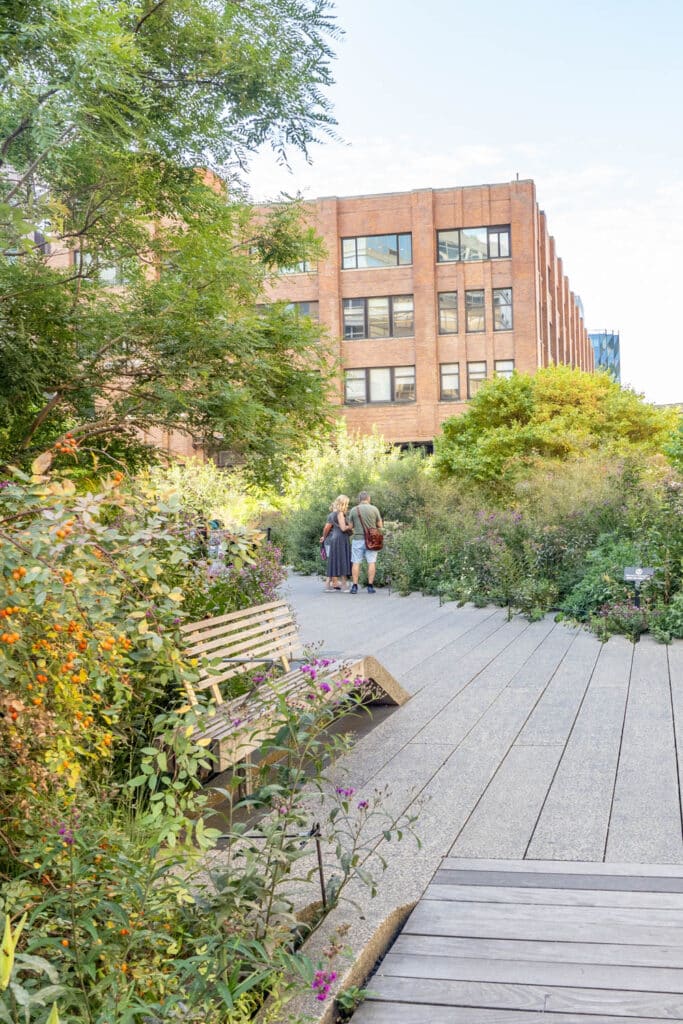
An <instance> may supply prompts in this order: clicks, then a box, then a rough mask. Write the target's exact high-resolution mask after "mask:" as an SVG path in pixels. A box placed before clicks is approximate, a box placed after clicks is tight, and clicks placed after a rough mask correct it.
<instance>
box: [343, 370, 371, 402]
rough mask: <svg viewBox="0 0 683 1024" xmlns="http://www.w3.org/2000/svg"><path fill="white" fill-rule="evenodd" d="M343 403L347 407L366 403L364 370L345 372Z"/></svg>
mask: <svg viewBox="0 0 683 1024" xmlns="http://www.w3.org/2000/svg"><path fill="white" fill-rule="evenodd" d="M344 401H345V402H346V403H347V404H348V405H360V404H362V403H363V402H367V392H366V374H365V370H347V371H346V373H345V374H344Z"/></svg>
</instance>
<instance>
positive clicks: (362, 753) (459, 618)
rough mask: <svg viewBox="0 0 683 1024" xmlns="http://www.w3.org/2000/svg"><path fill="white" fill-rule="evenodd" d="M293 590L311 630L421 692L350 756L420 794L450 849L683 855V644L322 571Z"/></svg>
mask: <svg viewBox="0 0 683 1024" xmlns="http://www.w3.org/2000/svg"><path fill="white" fill-rule="evenodd" d="M287 596H288V599H289V600H290V601H291V602H292V604H293V606H294V608H295V611H296V614H297V619H298V622H299V627H300V631H301V635H302V637H303V638H304V640H305V641H307V642H309V643H311V644H315V643H321V644H322V648H321V649H322V650H323V651H324V652H326V653H330V652H333V653H336V654H344V655H358V656H361V655H364V654H366V655H367V654H372V655H374V656H375V657H377V658H378V659H379V660H380V661H381V662H382V663H383V664H384V665H386V667H387V668H388V669H389V670H390V671H391V672H392V673H393V674H394V675H395V676H396V678H397V679H398V681H399V682H400V683H401V684H402V685H403V686H404V687H405V688H406V689H407V690H408V691H409V692H410V693H412V694H413V697H412V698H411V700H410V701H409V702H408V703H407V704H406V705H405V706H404V707H402V708H400V709H397V710H396V711H394V712H393V713H392V714H390V715H389V716H388V717H385V718H384V720H383V721H382V722H380V723H379V724H378V725H377V727H376V728H374V729H371V730H370V731H369V732H368V734H367V735H365V736H363V737H362V738H361V739H360V740H359V742H358V743H357V744H356V746H355V747H354V749H353V751H352V752H351V754H350V755H349V756H348V757H346V758H345V759H344V762H343V765H342V766H341V767H342V768H343V769H344V770H345V771H346V772H347V773H348V775H349V781H350V782H351V783H352V784H353V785H354V786H355V788H356V789H360V788H361V787H365V788H368V787H371V788H381V787H383V786H384V785H386V784H390V787H391V791H392V797H391V799H392V804H393V805H394V806H395V807H397V808H398V807H399V806H402V807H405V809H408V807H409V806H410V804H411V803H412V802H413V801H417V800H418V799H419V800H421V801H422V803H423V806H422V810H421V812H420V822H421V828H420V831H421V832H425V833H427V834H430V833H431V837H432V838H431V840H428V839H427V838H426V836H423V841H425V842H428V843H429V845H431V841H434V842H437V837H438V845H439V848H440V850H441V853H442V855H444V856H445V855H447V854H449V855H450V856H454V857H469V858H473V857H483V858H494V859H495V858H508V859H523V858H532V859H539V860H579V861H608V862H609V861H611V862H615V861H616V862H628V863H658V864H668V863H683V832H682V823H681V787H680V781H681V780H680V774H681V767H680V764H679V762H681V760H682V759H683V749H682V745H683V643H680V642H679V643H676V644H674V645H672V646H671V647H669V648H667V647H665V646H663V645H660V644H657V643H655V642H654V641H653V640H651V639H649V638H648V637H645V638H643V639H642V640H641V641H640V643H639V644H637V645H635V646H634V645H633V644H631V643H630V642H629V641H627V640H625V639H624V638H622V637H615V638H613V639H611V640H610V641H609V643H607V644H601V643H600V642H599V641H598V640H597V639H596V638H595V637H594V636H593V635H592V634H590V633H587V632H584V631H583V630H577V629H574V628H571V627H569V626H567V625H564V624H562V623H555V622H554V621H553V618H552V617H551V616H547V617H546V618H545V619H543V620H542V621H540V622H535V623H529V622H527V621H526V620H525V619H523V618H521V617H514V618H513V619H512V620H511V621H508V620H507V614H506V612H505V611H504V610H502V609H497V608H483V609H479V608H473V607H470V606H466V607H464V608H458V607H457V606H456V605H455V604H453V603H450V604H446V605H443V606H441V607H439V603H438V600H437V599H436V598H430V597H422V596H419V595H412V596H410V597H399V596H398V595H396V594H391V595H390V594H389V593H387V591H378V592H377V593H376V594H374V595H369V594H367V593H365V592H364V591H362V592H360V593H359V594H357V595H350V594H343V593H333V594H326V593H323V591H322V584H321V583H320V581H319V580H316V579H314V578H312V577H297V576H292V577H291V578H290V582H289V586H288V593H287ZM427 798H428V799H427ZM425 800H427V802H426V803H425Z"/></svg>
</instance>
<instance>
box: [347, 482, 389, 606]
mask: <svg viewBox="0 0 683 1024" xmlns="http://www.w3.org/2000/svg"><path fill="white" fill-rule="evenodd" d="M348 520H349V522H350V523H351V525H352V526H353V538H352V540H351V563H352V564H351V577H352V579H353V586H352V587H351V593H352V594H357V593H358V576H359V574H360V564H361V562H362V561H363V559H365V561H366V562H367V563H368V594H374V593H375V588H374V586H373V583H374V582H375V569H376V565H375V563H376V562H377V552H376V551H368V549H367V548H366V546H365V530H367V529H370V528H371V527H375V528H376V529H378V530H381V529H382V516H381V515H380V511H379V509H378V508H377V507H376V506H375V505H371V504H370V495H369V494H368V492H367V491H361V492H360V494H359V495H358V504H357V505H356V506H355V508H352V509H351V511H350V512H349V514H348Z"/></svg>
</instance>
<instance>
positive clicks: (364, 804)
mask: <svg viewBox="0 0 683 1024" xmlns="http://www.w3.org/2000/svg"><path fill="white" fill-rule="evenodd" d="M369 806H370V804H369V803H368V801H367V800H359V801H358V810H359V811H367V809H368V807H369Z"/></svg>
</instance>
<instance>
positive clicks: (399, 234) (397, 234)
mask: <svg viewBox="0 0 683 1024" xmlns="http://www.w3.org/2000/svg"><path fill="white" fill-rule="evenodd" d="M392 236H393V237H394V238H395V239H396V263H394V264H389V265H388V266H380V267H359V266H358V240H359V239H360V238H365V239H368V238H391V237H392ZM401 238H409V239H410V260H409V261H408V262H407V263H406V262H401V242H400V239H401ZM340 242H341V269H342V271H344V270H391V269H392V267H412V265H413V233H412V231H388V232H385V233H383V234H377V235H342V236H341V238H340ZM344 242H353V243H354V246H353V248H354V261H355V262H354V265H353V266H351V267H347V266H345V265H344V260H345V258H346V257H345V256H344ZM366 248H367V246H366Z"/></svg>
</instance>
